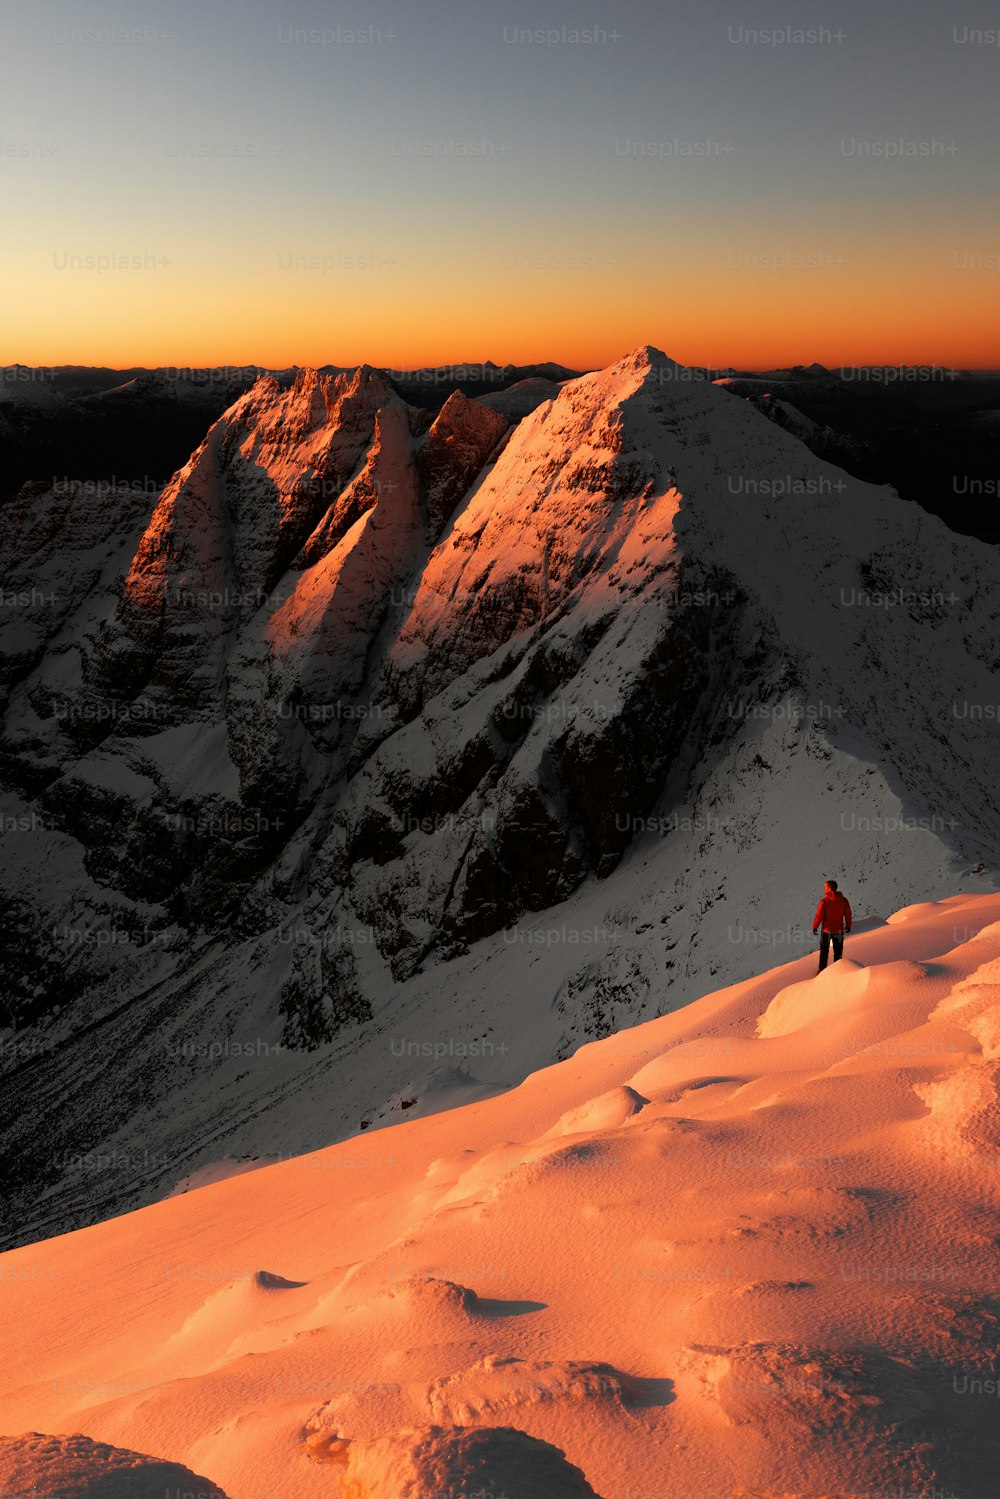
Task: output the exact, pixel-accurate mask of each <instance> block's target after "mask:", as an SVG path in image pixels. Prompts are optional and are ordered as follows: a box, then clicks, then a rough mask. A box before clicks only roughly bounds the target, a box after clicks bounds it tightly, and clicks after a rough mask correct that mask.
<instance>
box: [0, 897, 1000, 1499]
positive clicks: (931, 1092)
mask: <svg viewBox="0 0 1000 1499" xmlns="http://www.w3.org/2000/svg"><path fill="white" fill-rule="evenodd" d="M998 943H1000V897H998V896H997V895H996V894H994V895H991V896H969V895H965V896H952V897H949V898H947V899H945V900H943V901H940V902H936V903H922V904H920V905H917V906H915V907H910V908H907V909H904V910H901V911H897V912H896V913H895V914H893V915H890V916H889V918H888V920H887V921H886V922H884V923H882V922H873V923H872V924H871V929H870V930H868V931H866V932H865V933H864V934H859V935H857V936H855V937H852V938H851V939H849V944H850V945H849V950H848V953H847V955H846V956H845V957H844V959H843V960H842V961H841V962H840V963H838V964H836V965H834V966H833V967H832V968H830V969H829V970H828V971H827V972H826V973H824V974H823V975H822V976H821V977H819V978H816V977H814V967H813V962H812V959H811V958H810V957H805V956H802V957H797V958H795V959H794V960H793V961H792V962H790V963H785V964H782V965H781V966H777V967H774V968H771V969H770V970H769V971H768V972H766V973H764V974H762V975H760V976H759V977H756V978H752V979H749V980H746V981H745V982H743V983H741V984H738V985H736V986H735V987H732V988H727V989H723V990H721V991H718V992H716V993H712V994H708V995H706V996H705V997H704V998H702V999H699V1000H697V1001H696V1002H695V1003H694V1004H692V1005H690V1006H689V1007H687V1008H685V1009H684V1010H682V1011H681V1012H679V1013H677V1014H674V1015H669V1016H665V1017H663V1018H661V1019H657V1020H652V1021H650V1022H648V1023H646V1024H644V1025H642V1026H639V1027H637V1028H635V1029H631V1030H623V1031H620V1032H618V1033H617V1034H615V1035H612V1036H609V1037H607V1038H606V1039H604V1040H602V1041H599V1042H596V1043H594V1044H591V1045H587V1046H584V1047H582V1048H581V1049H580V1050H578V1051H577V1052H576V1053H575V1055H574V1056H573V1057H572V1058H571V1059H568V1060H566V1061H564V1062H562V1063H560V1064H558V1065H555V1066H552V1067H548V1068H545V1069H543V1070H541V1071H538V1072H536V1073H535V1074H534V1075H533V1076H531V1077H529V1078H528V1079H527V1080H526V1081H525V1082H524V1083H522V1084H521V1086H520V1087H518V1088H516V1089H515V1090H513V1091H512V1092H509V1093H506V1094H505V1095H504V1096H502V1097H499V1098H492V1099H488V1100H485V1101H482V1102H479V1103H475V1104H472V1105H471V1106H469V1107H466V1108H462V1109H456V1110H451V1111H448V1112H444V1113H439V1114H437V1115H436V1116H435V1117H433V1118H426V1119H421V1120H417V1121H409V1120H407V1121H406V1122H403V1123H400V1124H397V1125H396V1127H394V1128H392V1129H388V1130H385V1131H384V1132H381V1133H380V1134H378V1135H376V1136H374V1137H364V1138H358V1139H353V1140H351V1141H349V1142H345V1143H343V1144H339V1145H336V1146H333V1147H332V1148H329V1149H326V1150H321V1151H318V1152H316V1153H314V1154H310V1155H306V1156H304V1157H302V1158H300V1159H298V1160H295V1161H287V1162H284V1163H283V1164H279V1165H274V1166H272V1167H270V1168H268V1169H266V1170H261V1171H257V1172H254V1173H253V1174H251V1175H243V1176H240V1177H238V1178H236V1179H233V1180H229V1181H224V1182H219V1183H216V1184H214V1185H211V1186H206V1187H204V1188H203V1189H201V1190H199V1191H192V1192H190V1193H188V1194H187V1195H185V1196H182V1197H178V1198H175V1199H173V1200H172V1201H169V1202H162V1203H157V1204H155V1205H153V1206H151V1207H148V1208H146V1209H144V1210H142V1211H139V1212H136V1213H131V1214H128V1215H127V1216H125V1217H122V1218H118V1219H115V1220H113V1221H111V1222H107V1223H101V1224H98V1225H96V1226H94V1227H91V1228H87V1229H84V1230H82V1231H81V1232H78V1233H74V1234H70V1235H68V1236H66V1237H64V1238H60V1239H53V1240H50V1241H49V1242H46V1243H43V1244H31V1245H26V1246H25V1247H23V1248H21V1249H17V1250H14V1251H12V1252H11V1253H9V1254H5V1255H3V1256H2V1257H0V1321H2V1324H3V1326H4V1328H5V1330H6V1332H7V1340H6V1351H5V1357H4V1361H3V1365H2V1367H0V1409H2V1412H3V1415H2V1418H0V1425H2V1430H3V1431H4V1432H5V1433H6V1437H4V1438H0V1486H2V1487H3V1491H4V1492H5V1493H14V1494H21V1493H23V1494H28V1493H31V1494H34V1495H38V1496H57V1495H58V1496H64V1495H67V1494H73V1495H81V1496H82V1495H85V1494H92V1495H97V1494H107V1495H111V1494H120V1495H122V1496H123V1499H124V1496H127V1499H163V1496H164V1495H165V1494H167V1495H169V1496H171V1499H173V1496H174V1495H175V1494H184V1493H188V1494H190V1493H194V1492H198V1493H201V1494H204V1495H206V1496H207V1495H213V1496H216V1495H218V1496H219V1499H224V1496H225V1495H227V1494H228V1495H229V1496H230V1499H248V1496H265V1495H266V1496H276V1495H281V1496H283V1499H320V1496H327V1495H330V1494H336V1493H339V1494H342V1495H344V1496H345V1499H346V1496H351V1499H399V1496H402V1495H413V1496H416V1495H421V1496H423V1495H431V1494H433V1495H438V1496H459V1495H469V1496H471V1495H474V1494H486V1495H497V1496H499V1495H501V1494H505V1495H507V1496H508V1499H587V1496H590V1499H594V1496H601V1499H623V1496H629V1499H636V1496H649V1495H654V1494H657V1495H663V1494H668V1493H669V1494H680V1495H695V1494H698V1495H717V1496H719V1499H721V1496H727V1499H728V1496H738V1495H754V1496H759V1499H788V1496H795V1499H829V1496H837V1499H841V1496H846V1495H866V1496H874V1495H881V1496H886V1499H887V1496H890V1495H892V1496H901V1495H913V1496H916V1495H923V1496H931V1495H939V1494H952V1495H956V1496H959V1499H993V1495H994V1494H995V1492H996V1472H997V1465H998V1460H1000V1441H998V1432H997V1421H996V1392H997V1377H996V1369H995V1363H994V1359H995V1351H996V1333H997V1300H996V1231H997V1211H998V1208H1000V1195H998V1194H1000V1150H998V1149H997V1138H998V1124H1000V1102H998V1100H1000V1086H998V1085H1000V958H998ZM43 1434H44V1435H43ZM195 1474H208V1475H210V1478H197V1479H196V1478H195ZM116 1481H117V1482H118V1483H119V1485H120V1486H118V1487H116V1486H115V1484H116Z"/></svg>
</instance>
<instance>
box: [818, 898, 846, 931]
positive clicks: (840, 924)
mask: <svg viewBox="0 0 1000 1499" xmlns="http://www.w3.org/2000/svg"><path fill="white" fill-rule="evenodd" d="M851 921H852V917H851V908H850V905H849V904H848V901H847V897H846V896H845V895H841V893H840V891H839V890H837V891H835V893H834V894H833V895H824V897H823V899H822V900H821V901H820V903H819V905H818V906H817V907H816V915H815V916H814V917H813V931H815V930H816V928H817V927H818V926H822V928H823V930H824V932H832V933H833V935H834V936H835V937H839V936H840V934H841V932H849V931H850V930H851Z"/></svg>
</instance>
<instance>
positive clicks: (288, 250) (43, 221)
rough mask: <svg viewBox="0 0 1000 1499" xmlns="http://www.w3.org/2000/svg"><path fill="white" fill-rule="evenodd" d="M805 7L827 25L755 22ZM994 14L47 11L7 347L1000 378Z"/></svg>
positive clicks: (34, 18)
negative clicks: (889, 370) (925, 369)
mask: <svg viewBox="0 0 1000 1499" xmlns="http://www.w3.org/2000/svg"><path fill="white" fill-rule="evenodd" d="M587 27H590V28H599V30H598V32H597V39H596V40H591V41H589V42H587V41H573V40H572V39H571V38H572V35H573V33H574V31H578V30H580V29H582V28H587ZM785 27H791V28H814V29H816V30H819V31H820V36H821V38H822V39H821V40H818V41H811V42H809V41H806V42H802V41H788V42H783V43H782V44H780V45H769V44H768V43H767V42H766V41H763V40H760V39H757V40H754V39H752V37H751V35H750V33H752V32H753V31H754V30H756V31H757V32H762V31H767V30H771V31H775V30H780V28H785ZM116 28H117V30H116ZM338 28H339V32H338ZM562 28H567V33H568V34H567V37H566V39H565V40H564V39H563V38H562V35H561V33H562ZM990 28H992V30H993V33H994V38H995V34H996V30H997V29H998V28H1000V5H997V4H995V3H990V0H958V3H957V5H956V6H955V8H954V9H952V7H950V6H944V5H942V4H940V0H874V3H873V0H832V3H828V4H824V3H814V0H794V3H785V0H769V3H755V0H675V3H668V4H666V5H662V4H660V3H658V0H645V3H640V0H619V3H616V4H613V5H612V4H607V5H600V4H594V3H583V4H569V3H565V0H564V3H561V4H560V3H556V0H523V3H518V0H500V3H499V4H494V3H487V0H482V3H475V0H473V3H470V0H406V3H401V0H385V3H382V0H369V3H365V4H361V3H338V0H290V3H287V4H286V3H281V0H159V3H152V0H149V3H147V0H134V3H131V4H125V3H114V0H88V3H86V4H81V3H79V0H23V3H22V4H21V5H20V7H19V8H18V10H15V9H14V7H13V6H8V7H6V9H5V12H4V13H3V14H2V16H0V33H2V37H0V153H2V154H0V201H2V202H3V204H4V228H5V232H4V235H3V239H2V243H0V267H2V277H0V363H9V362H12V361H15V360H19V361H21V362H23V363H27V364H55V363H66V362H79V363H87V364H111V365H117V366H125V365H131V364H143V365H154V364H171V365H198V364H225V363H228V364H245V363H259V364H264V365H270V366H277V365H287V364H292V363H298V364H305V363H325V362H330V363H336V364H349V363H354V362H357V361H359V360H362V359H366V360H368V361H370V362H372V363H375V364H383V365H390V366H412V365H416V364H424V363H439V362H440V363H447V362H454V361H458V360H470V361H471V360H479V359H486V358H491V359H494V360H496V361H497V362H498V363H499V362H504V361H508V360H511V361H515V362H528V361H532V360H540V359H557V360H561V361H562V362H564V363H566V364H570V365H574V366H578V367H584V366H593V365H598V364H603V363H607V362H608V361H609V360H611V359H613V358H615V357H617V356H619V355H620V354H621V353H623V352H624V351H625V350H627V349H629V348H631V347H633V346H634V345H636V344H638V343H645V342H649V343H654V344H657V345H659V346H660V347H662V348H664V349H666V351H667V352H668V353H669V354H671V355H672V356H673V357H674V358H677V359H680V360H683V361H685V362H687V363H710V364H720V365H728V364H734V365H738V366H764V365H768V364H778V363H787V362H793V361H801V362H807V361H809V360H813V359H818V360H821V361H822V362H824V363H827V364H840V363H846V364H855V363H869V362H878V363H887V364H894V363H900V362H906V363H911V364H924V363H928V364H929V363H938V364H945V365H973V366H976V365H978V366H994V367H995V366H998V365H1000V192H998V187H1000V182H998V178H1000V149H998V148H1000V128H998V122H1000V46H998V45H996V42H995V40H994V41H993V43H992V44H991V43H990V41H989V40H982V41H976V40H971V39H970V40H965V38H966V37H970V38H971V37H972V36H973V35H974V33H975V31H976V29H985V30H989V29H990ZM366 30H367V32H368V33H369V38H370V39H369V40H368V41H367V42H362V41H359V40H356V39H355V40H351V39H350V34H351V32H355V33H356V32H357V31H366ZM539 30H542V31H547V30H552V31H553V32H555V33H559V36H558V39H552V38H550V39H548V40H546V41H529V40H526V39H525V38H524V36H523V33H524V32H535V31H539ZM310 32H312V33H315V34H316V36H315V39H309V37H308V35H306V36H303V35H302V33H306V34H308V33H310ZM135 33H138V35H135ZM164 33H166V35H164ZM324 33H326V35H325V36H324ZM831 33H833V35H831ZM836 33H843V35H842V36H840V37H838V36H837V35H836ZM893 148H894V149H895V151H896V152H897V154H895V155H892V156H890V155H887V154H886V153H887V151H889V150H892V149H893ZM695 152H697V154H692V153H695ZM862 152H864V153H866V154H862ZM912 152H918V153H920V154H910V153H912ZM876 153H880V154H876ZM88 256H90V257H98V258H100V257H104V259H105V260H106V259H108V258H110V257H136V258H137V260H138V262H139V265H138V268H136V267H135V266H134V265H132V266H130V267H129V268H121V269H92V268H88V265H87V263H86V262H84V263H83V264H80V260H81V258H82V257H88ZM74 257H75V258H76V260H74ZM359 260H360V261H361V264H360V265H359V264H358V261H359Z"/></svg>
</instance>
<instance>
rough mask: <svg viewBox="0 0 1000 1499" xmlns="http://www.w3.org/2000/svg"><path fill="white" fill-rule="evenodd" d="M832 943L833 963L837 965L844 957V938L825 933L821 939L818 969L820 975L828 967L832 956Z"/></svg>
mask: <svg viewBox="0 0 1000 1499" xmlns="http://www.w3.org/2000/svg"><path fill="white" fill-rule="evenodd" d="M831 942H832V943H833V961H834V962H835V963H836V962H837V961H838V959H840V958H842V957H843V956H844V939H843V937H842V936H840V937H837V936H834V934H833V933H832V932H824V933H823V934H822V936H821V937H820V939H819V969H818V972H820V973H822V972H823V969H824V968H825V967H826V963H827V959H828V958H829V956H830V943H831Z"/></svg>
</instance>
